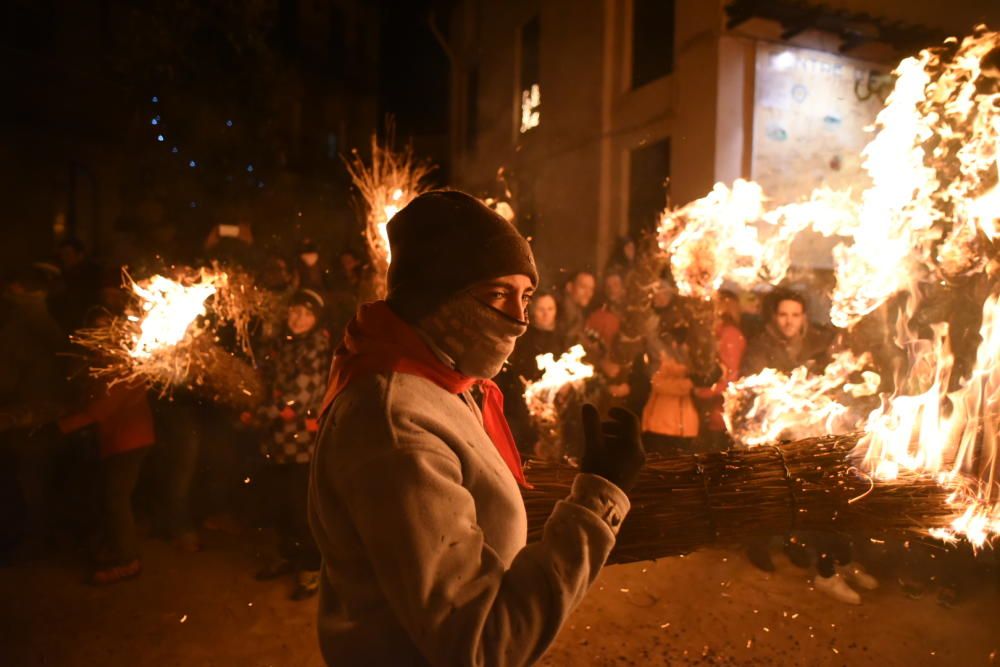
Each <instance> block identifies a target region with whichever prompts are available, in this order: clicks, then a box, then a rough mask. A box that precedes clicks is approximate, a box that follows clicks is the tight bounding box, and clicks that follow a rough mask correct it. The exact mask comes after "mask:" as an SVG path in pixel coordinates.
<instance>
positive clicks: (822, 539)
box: [743, 290, 878, 604]
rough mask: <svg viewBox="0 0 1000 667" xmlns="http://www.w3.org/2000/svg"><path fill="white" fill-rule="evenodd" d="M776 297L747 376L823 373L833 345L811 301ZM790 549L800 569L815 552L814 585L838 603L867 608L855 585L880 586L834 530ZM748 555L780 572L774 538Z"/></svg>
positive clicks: (762, 539) (799, 536) (806, 537)
mask: <svg viewBox="0 0 1000 667" xmlns="http://www.w3.org/2000/svg"><path fill="white" fill-rule="evenodd" d="M770 297H771V298H770V299H768V301H767V304H768V308H766V309H765V312H766V313H767V314H768V318H767V325H766V326H765V328H764V331H763V333H761V334H760V336H758V337H757V338H755V339H754V340H752V341H751V342H750V344H749V345H748V347H747V353H746V356H745V357H744V359H743V374H744V375H752V374H755V373H759V372H760V371H762V370H763V369H765V368H774V369H776V370H778V371H780V372H782V373H790V372H791V371H792V370H794V369H795V368H798V367H800V366H809V367H810V370H811V371H812V372H817V373H818V372H822V369H823V366H824V365H825V362H826V359H827V357H828V355H829V351H830V341H829V340H828V339H827V337H826V336H824V335H822V334H820V333H819V332H818V331H813V330H812V329H811V328H810V327H809V322H808V320H807V318H806V311H807V309H806V305H807V304H806V300H805V297H803V296H802V295H801V294H799V293H797V292H793V291H790V290H777V291H776V292H774V293H773V294H772V295H770ZM784 549H785V552H786V553H787V554H788V557H789V559H790V560H791V561H792V562H793V563H795V564H796V565H799V566H800V567H808V566H809V563H810V561H811V560H812V557H811V554H812V553H814V554H815V561H816V576H815V578H814V579H813V586H814V587H815V588H816V590H818V591H820V592H822V593H823V594H825V595H828V596H829V597H831V598H833V599H835V600H839V601H840V602H844V603H847V604H861V596H860V595H859V594H858V592H857V591H856V590H854V589H853V588H851V585H850V584H854V585H855V586H857V587H858V588H862V589H865V590H872V589H874V588H877V587H878V581H877V580H876V579H875V578H874V577H872V576H871V575H870V574H868V573H867V572H865V571H864V569H863V568H862V567H861V566H860V565H859V564H858V563H855V562H852V561H853V556H852V551H853V550H852V548H851V542H850V539H849V538H848V537H847V536H845V535H842V534H839V533H835V532H832V531H808V532H802V531H800V532H798V533H795V534H793V535H787V536H785V538H784ZM747 557H748V558H749V560H750V562H751V563H753V564H754V565H755V566H756V567H757V568H759V569H761V570H763V571H765V572H773V571H774V562H773V561H772V559H771V552H770V538H769V537H767V536H758V537H756V538H754V539H752V540H751V541H750V542H749V544H748V546H747Z"/></svg>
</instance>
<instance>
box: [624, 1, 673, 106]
mask: <svg viewBox="0 0 1000 667" xmlns="http://www.w3.org/2000/svg"><path fill="white" fill-rule="evenodd" d="M674 4H675V0H632V87H633V88H638V87H640V86H644V85H646V84H647V83H650V82H651V81H655V80H656V79H660V78H662V77H665V76H667V75H668V74H670V73H672V72H673V71H674Z"/></svg>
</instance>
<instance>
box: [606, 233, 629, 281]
mask: <svg viewBox="0 0 1000 667" xmlns="http://www.w3.org/2000/svg"><path fill="white" fill-rule="evenodd" d="M635 259H636V245H635V240H634V239H633V238H632V237H631V236H628V235H626V236H621V237H619V238H618V242H617V243H616V244H615V250H614V252H613V253H611V257H610V259H608V264H607V266H606V267H605V269H604V274H605V275H607V274H610V273H617V274H618V275H620V276H622V278H623V279H626V280H627V279H628V276H629V274H630V273H632V272H633V271H634V270H635Z"/></svg>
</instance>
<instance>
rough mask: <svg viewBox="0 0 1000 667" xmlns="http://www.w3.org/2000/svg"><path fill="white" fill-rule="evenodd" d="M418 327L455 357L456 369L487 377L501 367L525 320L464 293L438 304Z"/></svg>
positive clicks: (473, 375) (493, 374)
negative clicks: (514, 317)
mask: <svg viewBox="0 0 1000 667" xmlns="http://www.w3.org/2000/svg"><path fill="white" fill-rule="evenodd" d="M421 327H422V328H423V329H424V330H425V331H426V332H427V333H428V334H429V335H430V336H431V338H432V339H433V340H434V342H435V343H437V345H438V346H440V347H441V349H442V350H443V351H444V352H445V353H446V354H447V355H448V356H450V357H451V358H452V359H454V361H455V369H456V370H458V371H459V372H460V373H462V374H463V375H466V376H468V377H473V378H480V379H487V380H488V379H490V378H492V377H493V376H495V375H496V374H497V373H499V372H500V369H501V368H503V364H504V362H505V361H507V357H509V356H510V354H511V352H513V351H514V343H515V341H516V340H517V337H518V336H520V335H522V334H523V333H524V332H525V331H527V329H528V323H527V322H521V321H520V320H514V319H511V318H510V317H508V316H507V315H505V314H503V313H501V312H500V311H499V310H496V309H494V308H491V307H490V306H487V305H485V304H483V303H482V302H480V301H479V300H478V299H476V298H475V297H474V296H472V295H471V294H468V293H466V294H460V295H459V296H457V297H455V298H453V299H450V300H449V301H446V302H445V303H443V304H442V305H441V306H439V307H438V308H437V310H435V311H434V312H433V313H432V314H431V315H429V316H428V317H426V318H425V319H424V320H423V322H422V323H421Z"/></svg>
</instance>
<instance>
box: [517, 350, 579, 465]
mask: <svg viewBox="0 0 1000 667" xmlns="http://www.w3.org/2000/svg"><path fill="white" fill-rule="evenodd" d="M585 355H586V352H585V351H584V349H583V346H582V345H574V346H573V347H572V348H570V350H569V351H568V352H565V353H563V355H562V356H560V357H559V359H556V358H555V357H554V356H553V355H552V354H543V355H540V356H539V357H538V359H537V362H538V369H539V370H541V371H543V373H542V377H540V378H539V379H538V380H536V381H534V382H530V383H528V385H527V386H526V387H525V390H524V400H525V403H526V404H527V406H528V414H529V415H531V420H532V423H533V425H534V427H535V431H536V432H537V433H538V444H537V445H536V448H535V451H536V454H537V455H538V456H539V457H540V458H543V459H545V460H559V459H560V458H561V457H562V455H563V448H562V446H561V442H562V433H561V428H560V422H561V421H562V420H561V419H560V415H561V414H562V413H563V412H564V410H565V409H566V407H567V403H570V402H572V401H570V396H571V394H572V393H574V392H576V391H579V390H580V389H581V387H582V385H583V383H584V382H586V381H587V380H588V379H589V378H591V377H593V376H594V367H593V366H591V365H589V364H586V363H584V362H583V357H584V356H585Z"/></svg>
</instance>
